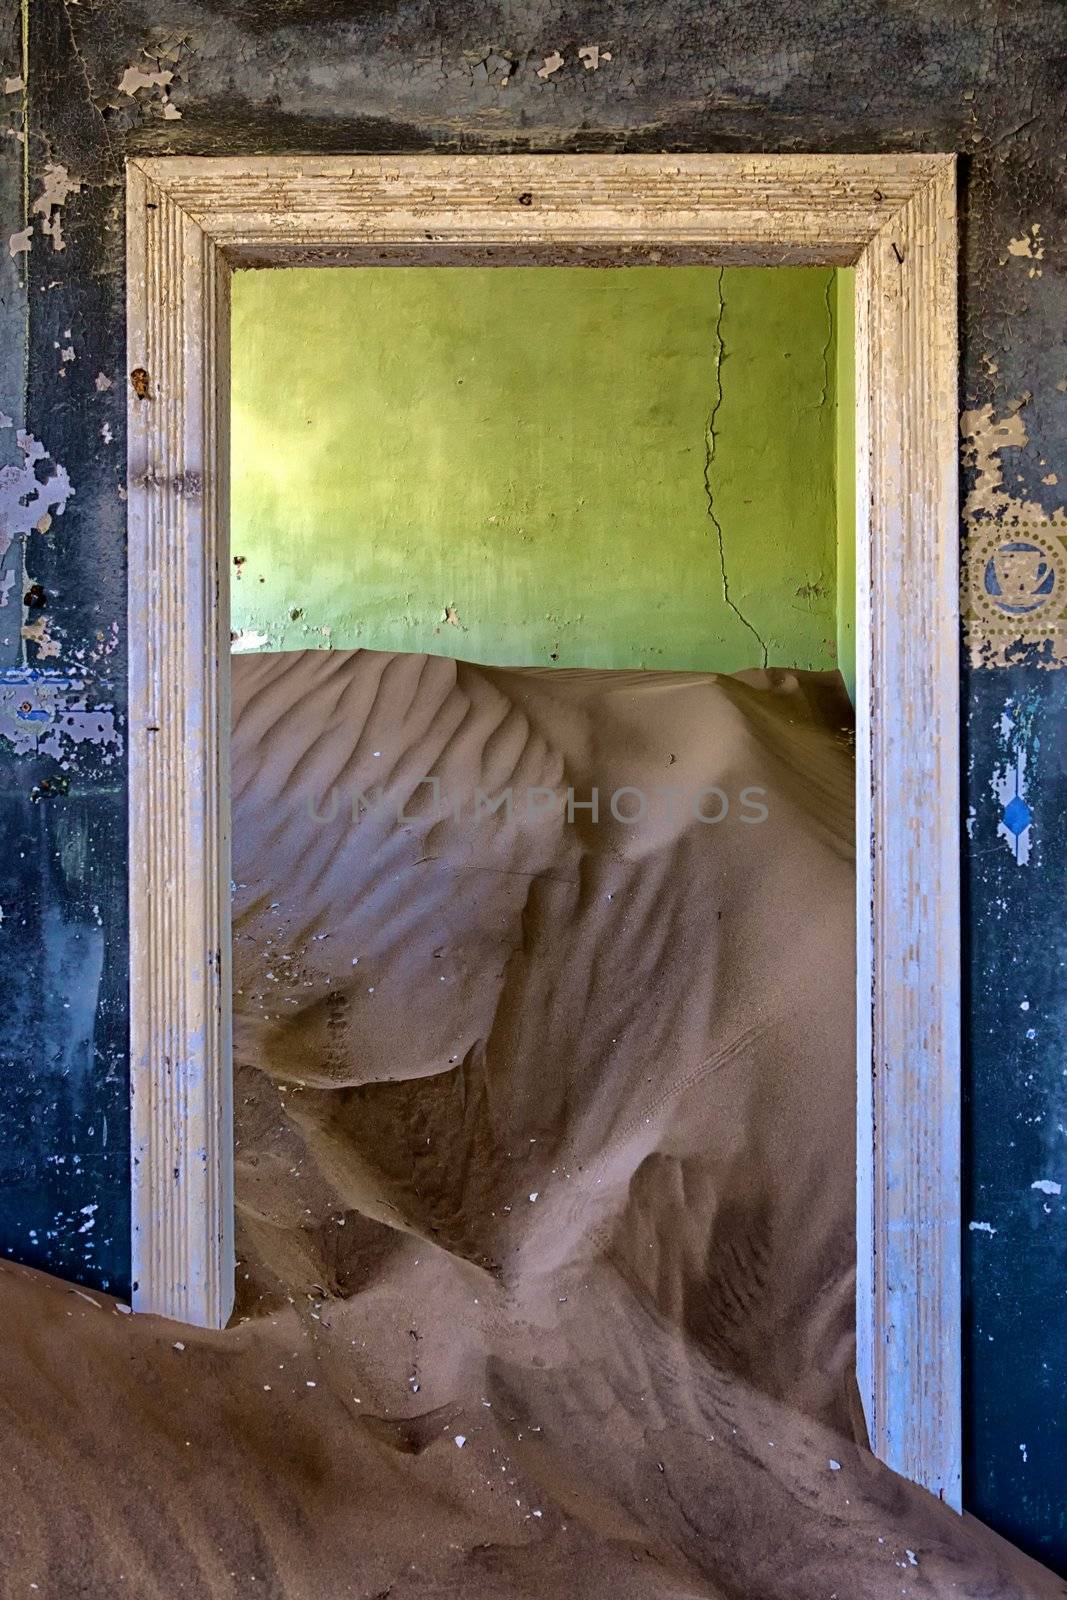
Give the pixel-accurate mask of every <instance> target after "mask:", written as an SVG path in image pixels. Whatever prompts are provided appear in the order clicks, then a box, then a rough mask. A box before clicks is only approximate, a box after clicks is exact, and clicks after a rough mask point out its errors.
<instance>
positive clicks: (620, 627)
mask: <svg viewBox="0 0 1067 1600" xmlns="http://www.w3.org/2000/svg"><path fill="white" fill-rule="evenodd" d="M833 285H834V274H833V271H832V270H831V269H828V268H823V267H807V268H799V269H798V268H785V267H783V268H778V269H774V268H759V269H757V268H746V267H739V268H738V267H735V268H730V269H728V270H725V271H721V272H720V271H719V270H717V269H716V268H713V267H691V266H690V267H642V268H639V269H635V268H621V269H617V270H612V269H609V268H601V269H598V270H597V271H589V270H588V269H586V268H582V267H573V268H568V267H545V268H536V267H535V268H531V267H516V268H508V267H422V268H419V267H415V268H395V267H384V268H366V267H356V268H340V269H334V270H323V269H321V268H319V269H314V270H312V269H307V270H305V269H295V270H294V269H290V270H286V271H281V272H241V273H238V274H237V275H236V278H235V282H234V287H233V309H232V328H233V337H232V358H231V365H232V374H233V376H232V412H231V414H232V435H231V436H232V450H231V455H232V496H231V500H232V516H231V535H232V541H233V582H232V584H231V627H232V630H233V632H234V633H235V634H236V635H237V637H236V639H235V641H234V648H235V649H238V650H249V649H304V648H309V647H310V648H317V649H327V648H337V649H350V648H352V647H354V646H357V645H360V644H362V645H364V646H367V647H369V648H374V649H383V650H429V651H433V652H435V653H437V654H441V655H459V656H462V657H463V658H464V659H466V660H474V661H483V662H490V663H494V664H496V665H502V666H508V665H510V666H522V665H526V666H531V665H545V666H548V665H550V664H556V665H559V666H564V667H566V666H571V667H575V666H588V667H609V668H610V667H642V666H643V667H653V668H655V667H670V668H677V669H679V670H694V671H719V672H736V671H739V670H741V669H743V668H745V667H752V666H759V665H762V664H765V663H766V661H767V660H768V657H769V659H770V662H771V664H772V665H775V666H788V667H802V668H808V669H814V670H822V671H832V670H833V668H834V666H835V665H836V649H837V643H836V633H837V623H836V616H835V602H836V581H835V570H834V568H835V557H836V550H835V544H836V506H835V488H836V485H835V478H836V465H837V464H836V459H835V457H836V450H835V402H836V387H835V379H836V371H835V370H834V369H835V368H836V362H835V361H834V360H833V356H834V350H833V345H834V338H833V320H832V307H831V305H830V304H829V302H828V295H829V294H830V292H831V290H832V288H833ZM727 326H728V329H729V338H728V343H724V329H725V328H727ZM279 371H284V372H285V374H286V384H285V396H286V404H285V405H284V406H279V404H278V372H279ZM709 395H710V396H713V397H714V401H713V406H714V409H713V419H712V427H711V428H710V429H708V428H707V427H706V415H707V409H708V406H709V404H711V403H712V402H711V401H709ZM849 479H850V475H849ZM845 492H846V494H850V493H851V479H850V481H849V483H848V486H847V488H846V491H845ZM447 606H453V608H454V609H455V610H456V611H457V612H458V615H459V617H460V621H459V622H458V623H454V624H453V623H450V622H449V621H448V620H447V618H446V613H445V608H446V607H447Z"/></svg>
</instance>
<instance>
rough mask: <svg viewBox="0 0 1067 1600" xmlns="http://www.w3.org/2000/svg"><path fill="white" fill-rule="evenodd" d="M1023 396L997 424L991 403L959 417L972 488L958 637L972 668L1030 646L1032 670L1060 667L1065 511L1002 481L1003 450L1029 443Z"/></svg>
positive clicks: (1066, 623)
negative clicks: (1046, 505)
mask: <svg viewBox="0 0 1067 1600" xmlns="http://www.w3.org/2000/svg"><path fill="white" fill-rule="evenodd" d="M1028 398H1029V397H1023V398H1022V399H1021V400H1020V401H1019V402H1018V403H1017V404H1016V405H1015V406H1014V407H1013V408H1012V409H1011V410H1010V411H1009V412H1008V414H1007V415H1006V416H1003V417H1000V418H998V417H997V416H996V415H995V414H994V411H993V407H992V406H991V405H984V406H980V407H978V408H977V409H976V410H974V411H965V412H964V413H963V416H962V417H961V418H960V433H961V435H962V438H963V464H964V467H965V468H966V469H967V470H968V471H969V472H970V474H971V487H970V491H969V493H968V494H967V496H966V499H965V500H964V504H963V520H964V527H965V537H966V544H965V559H964V572H965V593H964V596H963V605H964V632H965V637H966V641H967V647H968V650H969V653H970V658H971V665H972V666H974V667H995V666H1006V665H1007V664H1008V663H1009V661H1010V660H1012V659H1013V658H1017V657H1018V653H1019V651H1020V649H1021V648H1022V649H1026V648H1032V647H1036V653H1037V660H1036V663H1035V664H1036V665H1038V666H1043V667H1063V666H1067V508H1065V507H1064V506H1063V505H1060V506H1057V507H1056V509H1055V510H1054V511H1051V512H1047V511H1046V510H1045V508H1044V507H1043V506H1042V505H1040V504H1039V503H1038V502H1037V501H1036V500H1024V499H1022V498H1021V497H1020V496H1018V495H1016V494H1013V493H1012V492H1011V491H1010V490H1009V489H1008V488H1007V486H1006V485H1005V482H1004V466H1003V463H1002V461H1001V452H1002V451H1003V450H1009V449H1010V450H1021V449H1023V448H1024V447H1025V446H1026V444H1027V443H1028V436H1027V432H1026V427H1025V425H1024V423H1023V419H1022V415H1021V411H1022V407H1023V405H1024V404H1025V403H1026V400H1027V399H1028Z"/></svg>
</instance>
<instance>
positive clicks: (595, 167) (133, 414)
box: [126, 155, 961, 1507]
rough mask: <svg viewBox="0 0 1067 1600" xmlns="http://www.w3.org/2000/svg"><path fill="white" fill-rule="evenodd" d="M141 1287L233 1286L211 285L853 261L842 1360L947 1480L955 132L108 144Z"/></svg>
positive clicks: (955, 873)
mask: <svg viewBox="0 0 1067 1600" xmlns="http://www.w3.org/2000/svg"><path fill="white" fill-rule="evenodd" d="M126 171H127V285H128V287H127V313H128V332H127V339H128V362H127V366H128V370H129V373H130V384H129V399H128V420H129V430H128V495H129V505H128V512H129V660H130V668H129V673H130V712H129V775H130V812H129V842H130V903H129V909H130V933H131V956H130V1005H131V1073H132V1131H133V1168H132V1170H133V1177H132V1203H133V1240H134V1245H133V1279H134V1291H133V1303H134V1307H135V1309H137V1310H140V1311H153V1312H158V1313H161V1314H163V1315H166V1316H170V1317H175V1318H179V1319H181V1320H184V1321H186V1322H192V1323H197V1324H200V1325H202V1326H206V1327H220V1326H222V1325H223V1324H224V1323H225V1322H226V1320H227V1318H228V1316H229V1314H230V1311H231V1309H232V1304H233V1290H234V1251H233V1212H234V1200H233V1141H232V1083H231V1017H230V1010H231V979H230V868H229V795H228V776H229V774H228V768H229V754H228V736H229V587H228V586H229V567H230V559H229V525H228V515H229V478H228V459H227V453H228V435H229V280H230V274H231V272H232V271H233V269H234V268H237V267H249V266H256V267H269V266H285V265H301V266H307V265H315V264H328V265H340V264H351V263H359V262H374V263H378V264H380V263H382V262H397V263H406V264H426V265H429V264H432V263H434V262H441V261H453V262H456V261H458V262H471V261H478V262H482V263H485V262H493V261H507V262H509V263H514V262H516V261H530V262H533V261H550V262H564V261H566V262H570V263H580V262H582V261H592V260H604V259H611V260H615V261H619V262H631V263H640V262H642V261H648V260H650V259H653V260H658V261H675V260H688V261H699V262H702V263H706V264H709V265H720V264H725V265H736V264H748V265H762V266H772V265H773V266H779V265H828V266H851V267H854V268H855V293H856V334H855V338H856V441H857V477H856V540H857V690H856V693H857V746H856V752H857V801H858V820H857V900H856V906H857V921H856V932H857V963H858V964H857V978H858V992H857V1019H858V1025H857V1067H858V1077H857V1082H858V1125H857V1131H858V1146H857V1149H858V1187H857V1355H858V1374H859V1381H860V1389H861V1393H862V1396H863V1402H864V1407H865V1411H866V1417H867V1423H868V1429H869V1433H870V1439H871V1443H872V1446H873V1448H874V1450H875V1452H876V1454H877V1455H879V1456H880V1457H881V1458H882V1460H884V1461H886V1462H887V1463H888V1464H889V1465H890V1466H891V1467H894V1468H895V1469H896V1470H897V1471H898V1472H901V1473H903V1474H904V1475H905V1476H906V1477H909V1478H911V1479H913V1480H915V1481H916V1482H919V1483H922V1484H925V1485H926V1486H927V1487H928V1488H929V1489H931V1490H932V1491H933V1492H934V1493H936V1494H938V1495H940V1496H941V1498H942V1499H944V1500H946V1501H947V1502H949V1503H950V1504H952V1505H955V1506H957V1507H958V1506H959V1504H960V1471H961V1448H960V1434H961V1395H960V1312H961V1306H960V1251H961V1240H960V1046H959V1037H960V965H959V946H960V886H959V884H960V874H959V851H960V821H959V817H960V812H959V759H960V743H959V688H958V648H959V646H958V639H959V614H958V605H959V601H958V551H959V511H958V479H957V472H958V469H957V414H958V401H957V313H956V257H957V234H956V176H955V158H954V157H953V156H951V155H879V156H864V155H854V156H823V155H797V156H793V155H789V156H778V155H686V156H599V155H598V156H582V155H578V156H570V155H554V156H480V155H474V156H444V155H440V156H435V155H427V156H381V157H376V156H351V157H350V156H327V157H320V156H315V157H312V156H269V157H259V156H256V157H242V156H235V157H187V156H165V157H136V158H133V159H131V160H129V161H128V162H127V165H126Z"/></svg>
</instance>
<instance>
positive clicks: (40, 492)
mask: <svg viewBox="0 0 1067 1600" xmlns="http://www.w3.org/2000/svg"><path fill="white" fill-rule="evenodd" d="M16 440H17V443H18V447H19V449H20V450H21V451H22V454H23V457H24V459H23V463H22V465H21V466H20V467H19V466H10V465H9V466H6V467H0V560H3V558H4V556H6V554H7V552H8V550H9V549H10V548H11V544H12V541H13V540H14V539H16V538H19V537H20V536H23V537H24V536H25V535H26V534H28V533H29V532H30V531H31V530H32V529H36V530H37V531H38V532H40V533H46V532H47V531H48V528H49V527H50V526H51V522H52V513H53V512H54V513H55V515H56V516H62V514H63V512H64V511H65V510H66V509H67V502H68V500H69V499H70V497H71V495H72V494H73V493H74V487H73V485H72V483H71V481H70V478H69V477H68V475H67V469H66V467H64V466H62V465H61V464H60V463H59V462H58V461H53V460H52V458H51V456H50V455H49V453H48V451H47V450H46V448H45V446H44V445H43V444H42V443H41V441H40V439H35V438H34V437H33V435H32V434H30V433H22V432H19V433H18V434H17V435H16ZM45 463H47V466H48V469H49V470H48V472H47V475H46V476H45V477H44V478H41V477H40V476H39V474H38V472H37V471H36V469H37V467H38V466H44V464H45Z"/></svg>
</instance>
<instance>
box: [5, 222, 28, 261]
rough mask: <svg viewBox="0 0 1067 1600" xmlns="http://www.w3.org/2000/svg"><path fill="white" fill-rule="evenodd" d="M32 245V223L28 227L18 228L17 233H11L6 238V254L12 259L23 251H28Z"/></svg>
mask: <svg viewBox="0 0 1067 1600" xmlns="http://www.w3.org/2000/svg"><path fill="white" fill-rule="evenodd" d="M32 246H33V225H32V224H31V225H30V226H29V227H28V228H20V229H19V230H18V232H17V233H13V234H11V235H10V236H9V238H8V241H7V250H8V254H9V255H10V256H11V258H12V260H14V258H15V256H17V255H21V254H23V253H24V252H26V251H29V250H30V249H31V248H32Z"/></svg>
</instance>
